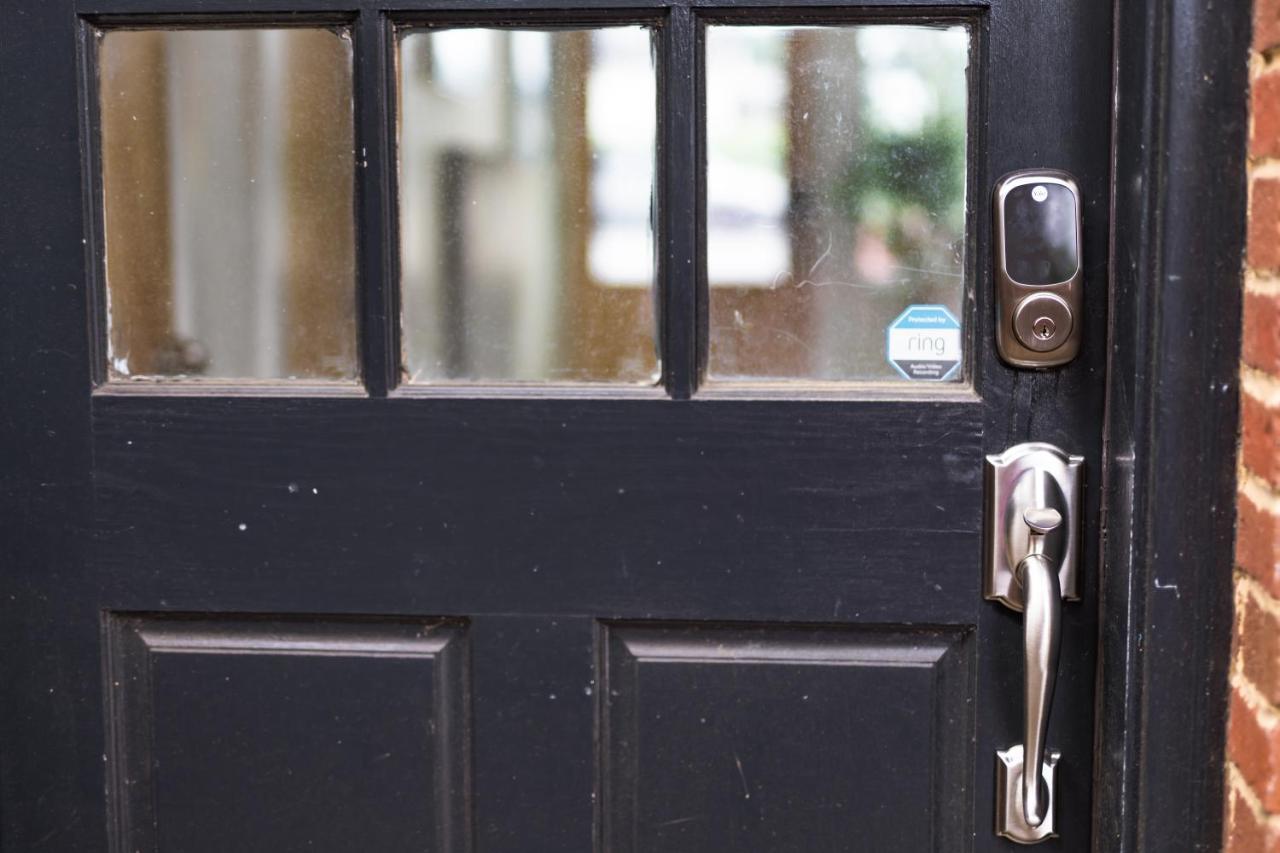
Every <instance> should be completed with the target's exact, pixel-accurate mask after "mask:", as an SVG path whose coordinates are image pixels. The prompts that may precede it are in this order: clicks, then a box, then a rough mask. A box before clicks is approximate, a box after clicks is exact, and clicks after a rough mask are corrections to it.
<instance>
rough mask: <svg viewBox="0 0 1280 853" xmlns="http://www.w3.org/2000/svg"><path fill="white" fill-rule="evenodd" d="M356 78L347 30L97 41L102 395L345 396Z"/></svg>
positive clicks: (200, 32) (112, 35)
mask: <svg viewBox="0 0 1280 853" xmlns="http://www.w3.org/2000/svg"><path fill="white" fill-rule="evenodd" d="M351 68H352V58H351V39H350V36H349V34H348V33H347V32H346V31H344V30H334V29H325V28H296V29H295V28H289V29H284V28H279V29H252V28H236V29H230V28H223V29H181V30H160V29H146V30H107V31H105V32H103V33H102V34H101V38H100V42H99V45H98V87H99V89H98V95H99V99H100V100H99V103H100V112H101V122H100V124H101V139H100V142H101V163H102V196H103V198H102V201H103V218H104V234H105V240H106V247H105V258H104V267H105V271H106V290H107V294H106V295H107V326H108V329H107V358H108V377H109V378H110V379H112V380H131V379H182V380H192V379H223V380H226V379H234V380H280V379H304V380H344V381H348V382H353V381H354V380H355V378H356V374H357V367H358V364H357V358H356V314H355V306H356V285H355V210H354V177H355V152H354V150H353V149H354V141H353V140H354V130H353V121H352V91H351V86H352V79H351Z"/></svg>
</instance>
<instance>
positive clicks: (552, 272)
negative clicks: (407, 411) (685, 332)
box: [399, 27, 658, 384]
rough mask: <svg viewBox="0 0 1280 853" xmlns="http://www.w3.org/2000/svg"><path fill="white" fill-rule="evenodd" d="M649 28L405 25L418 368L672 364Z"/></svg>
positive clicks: (405, 126)
mask: <svg viewBox="0 0 1280 853" xmlns="http://www.w3.org/2000/svg"><path fill="white" fill-rule="evenodd" d="M651 43H652V38H651V33H650V31H649V30H648V29H646V28H643V27H611V28H606V29H597V30H557V31H554V32H544V31H533V30H513V29H481V28H467V29H451V30H449V29H446V30H431V31H421V30H420V31H410V32H408V33H406V34H405V35H404V36H403V37H402V38H401V40H400V48H399V51H400V90H399V91H400V96H399V97H400V126H399V152H400V271H401V305H402V342H403V363H404V370H405V373H406V374H407V378H408V380H409V381H410V382H421V383H431V382H447V381H450V380H455V381H492V382H522V381H528V382H622V383H642V384H652V383H654V382H656V380H657V371H658V359H657V353H656V343H655V340H656V336H655V329H656V323H655V310H654V272H653V270H654V253H653V237H652V233H651V221H652V216H651V203H652V197H653V169H654V139H655V132H656V122H655V110H656V89H655V83H654V68H653V59H652V47H651Z"/></svg>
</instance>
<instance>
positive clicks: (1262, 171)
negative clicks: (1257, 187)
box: [1248, 156, 1280, 202]
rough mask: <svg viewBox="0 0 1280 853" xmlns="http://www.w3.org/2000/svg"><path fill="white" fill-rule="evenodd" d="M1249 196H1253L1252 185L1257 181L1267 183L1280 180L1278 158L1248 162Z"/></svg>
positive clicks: (1279, 161)
mask: <svg viewBox="0 0 1280 853" xmlns="http://www.w3.org/2000/svg"><path fill="white" fill-rule="evenodd" d="M1248 173H1249V195H1250V202H1252V200H1253V199H1252V196H1253V183H1254V182H1255V181H1258V180H1263V181H1268V180H1274V179H1276V178H1280V157H1271V156H1268V157H1258V158H1257V159H1250V160H1249V168H1248Z"/></svg>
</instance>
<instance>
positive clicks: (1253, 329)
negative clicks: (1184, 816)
mask: <svg viewBox="0 0 1280 853" xmlns="http://www.w3.org/2000/svg"><path fill="white" fill-rule="evenodd" d="M1254 8H1255V17H1254V55H1253V58H1252V61H1251V68H1252V72H1253V73H1252V78H1253V82H1252V94H1251V101H1252V129H1251V132H1250V140H1249V246H1248V252H1247V255H1248V257H1247V264H1248V270H1247V272H1246V273H1245V297H1244V347H1243V350H1244V351H1243V353H1242V356H1243V364H1242V365H1241V368H1240V372H1241V383H1240V384H1241V422H1242V423H1241V433H1242V434H1241V446H1240V496H1239V529H1238V532H1237V539H1236V575H1235V604H1236V616H1235V620H1236V630H1235V647H1234V649H1233V652H1232V661H1231V711H1230V714H1231V717H1230V723H1229V725H1228V734H1227V803H1226V809H1227V826H1226V840H1225V844H1224V847H1225V850H1226V851H1227V853H1280V0H1257V3H1256V5H1255V7H1254Z"/></svg>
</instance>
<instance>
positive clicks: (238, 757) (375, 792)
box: [106, 615, 469, 853]
mask: <svg viewBox="0 0 1280 853" xmlns="http://www.w3.org/2000/svg"><path fill="white" fill-rule="evenodd" d="M107 634H108V644H109V645H108V648H109V659H108V674H109V677H110V679H111V681H110V688H109V692H108V701H109V716H110V717H111V720H110V725H111V750H110V753H109V754H108V755H107V756H106V758H107V761H108V762H109V767H110V771H111V772H110V773H109V777H108V778H109V780H110V787H111V791H110V793H111V795H112V797H113V800H114V806H115V808H114V822H113V824H114V825H113V829H114V833H115V835H116V839H117V843H118V847H117V849H120V850H128V851H164V853H180V852H181V853H202V851H209V853H225V851H229V850H235V851H242V853H250V851H262V852H263V853H279V851H287V850H307V851H351V850H377V851H380V853H393V852H394V851H406V853H407V851H414V853H423V851H446V850H449V851H458V850H465V849H467V846H466V837H467V816H466V815H467V811H466V808H467V807H466V794H465V792H466V788H467V781H466V779H467V769H466V762H467V740H468V738H467V730H468V727H469V722H468V719H467V717H468V714H467V710H466V705H467V687H466V680H465V667H466V661H465V651H464V649H463V647H462V646H463V640H464V637H465V628H464V626H463V625H462V624H461V623H440V622H434V623H433V622H427V621H417V622H413V621H408V620H405V621H373V620H370V621H355V620H325V619H317V620H308V621H302V620H301V619H290V620H274V619H260V618H252V617H233V618H217V617H195V618H184V617H174V616H150V615H113V616H110V617H109V618H108V621H107Z"/></svg>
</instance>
